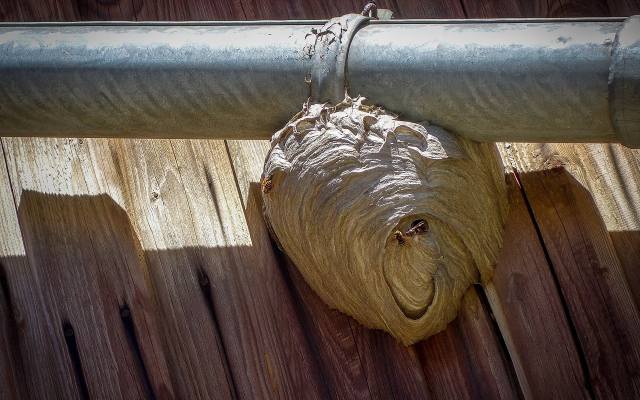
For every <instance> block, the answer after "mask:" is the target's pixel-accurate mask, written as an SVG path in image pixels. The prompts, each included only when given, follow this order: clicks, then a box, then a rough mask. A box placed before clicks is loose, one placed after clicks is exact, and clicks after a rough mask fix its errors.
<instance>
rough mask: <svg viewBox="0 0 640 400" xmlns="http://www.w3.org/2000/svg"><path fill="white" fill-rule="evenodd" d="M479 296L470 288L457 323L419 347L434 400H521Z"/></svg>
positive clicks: (478, 291) (508, 364)
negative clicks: (453, 399) (479, 399)
mask: <svg viewBox="0 0 640 400" xmlns="http://www.w3.org/2000/svg"><path fill="white" fill-rule="evenodd" d="M478 293H480V294H481V292H480V289H479V288H476V287H473V288H471V289H470V290H469V291H468V292H467V293H466V294H465V296H464V298H463V300H462V306H461V308H460V313H459V315H458V317H457V318H456V320H454V321H453V322H452V323H451V324H449V326H448V327H447V329H446V330H445V331H443V332H441V333H439V334H437V335H436V336H433V337H431V338H429V339H427V340H425V341H424V342H421V343H419V344H417V345H416V347H417V349H418V352H419V355H420V357H421V359H422V365H423V368H424V371H425V377H426V379H427V384H428V386H429V388H430V390H431V392H432V394H433V395H434V398H439V399H451V398H456V399H472V398H483V399H515V398H517V397H519V388H518V383H517V381H516V378H515V376H514V374H512V370H511V364H510V363H511V361H510V360H509V359H508V355H507V354H506V353H505V349H503V348H502V346H501V345H500V342H499V338H498V336H497V335H496V332H495V331H494V326H493V323H492V321H491V318H490V316H489V313H490V311H489V310H487V309H485V305H484V304H482V302H481V300H480V297H479V296H478ZM498 335H499V333H498Z"/></svg>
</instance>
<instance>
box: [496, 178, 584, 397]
mask: <svg viewBox="0 0 640 400" xmlns="http://www.w3.org/2000/svg"><path fill="white" fill-rule="evenodd" d="M508 183H509V200H510V201H509V203H510V213H509V217H508V219H507V225H506V227H505V232H504V240H505V242H504V245H503V250H502V253H501V255H500V258H499V259H498V262H497V266H496V273H495V275H494V277H493V281H492V282H491V283H490V284H489V285H488V286H487V288H486V289H487V290H486V291H487V297H488V298H489V301H490V303H491V306H492V309H493V312H494V314H495V316H496V320H497V322H498V325H499V326H500V330H501V332H502V335H503V337H504V338H505V342H506V345H507V347H508V349H509V353H510V355H511V359H512V361H513V364H514V367H515V369H516V373H517V375H518V378H519V381H520V384H521V387H522V390H523V393H524V395H525V397H526V398H533V399H536V398H552V397H554V396H555V395H557V394H558V393H562V395H563V397H564V398H572V399H579V398H588V397H589V390H588V385H589V382H586V381H585V371H584V370H583V368H582V365H581V360H580V354H579V352H578V349H577V347H576V346H575V343H574V339H573V336H572V332H571V326H570V324H569V322H568V320H567V318H568V317H567V316H566V315H565V309H564V307H563V303H562V301H563V300H562V297H561V295H560V293H559V292H558V289H557V287H556V284H555V281H554V277H553V275H552V271H551V266H550V265H549V263H548V261H547V259H546V257H545V253H544V248H543V247H542V245H541V243H540V241H539V238H538V235H537V233H536V228H535V226H534V224H533V222H532V220H531V216H530V215H529V211H528V210H527V206H526V204H525V201H524V198H523V197H522V194H521V192H520V188H519V186H518V183H517V182H516V181H515V179H514V178H513V177H512V176H510V177H509V180H508Z"/></svg>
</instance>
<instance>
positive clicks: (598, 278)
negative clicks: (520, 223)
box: [522, 168, 640, 398]
mask: <svg viewBox="0 0 640 400" xmlns="http://www.w3.org/2000/svg"><path fill="white" fill-rule="evenodd" d="M522 182H523V185H524V187H525V190H526V195H527V199H528V200H529V202H530V204H531V207H532V209H533V212H534V215H535V219H536V223H537V225H538V226H539V228H540V232H541V234H542V238H543V240H544V244H545V247H546V249H547V251H548V254H549V257H550V259H551V262H552V264H553V268H554V272H555V275H556V276H557V279H558V282H559V285H560V288H561V290H562V293H563V296H564V298H565V301H566V303H567V306H568V310H569V315H570V318H571V320H572V321H573V324H574V326H575V329H576V335H577V338H578V340H579V343H580V348H581V350H582V352H583V353H584V356H585V359H586V362H587V368H588V372H589V376H590V379H591V382H592V385H593V387H594V391H595V392H596V393H598V394H599V395H600V396H601V397H618V398H632V397H638V396H640V380H639V378H638V374H637V371H638V370H639V368H640V338H638V335H637V333H638V332H640V314H639V313H638V308H637V306H636V304H635V302H634V300H633V297H632V294H631V291H630V289H629V286H628V284H627V281H626V277H625V274H624V271H623V270H622V267H621V265H620V262H619V260H618V258H617V254H616V252H615V249H614V247H613V243H612V242H611V239H610V238H609V236H608V233H607V230H606V227H605V225H604V224H603V222H602V219H601V217H600V215H599V213H598V211H597V208H596V207H595V206H594V204H593V201H592V199H591V196H590V194H589V192H588V191H587V190H586V189H585V188H584V187H583V186H582V185H580V184H579V183H578V182H577V181H576V180H575V179H573V177H572V176H571V175H570V174H568V173H567V172H566V171H565V170H564V169H561V168H556V169H553V170H544V171H538V172H528V173H524V174H522Z"/></svg>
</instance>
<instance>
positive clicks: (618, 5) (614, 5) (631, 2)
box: [607, 0, 640, 17]
mask: <svg viewBox="0 0 640 400" xmlns="http://www.w3.org/2000/svg"><path fill="white" fill-rule="evenodd" d="M607 5H608V7H609V11H610V12H611V16H612V17H628V16H630V15H638V14H640V1H638V0H608V1H607Z"/></svg>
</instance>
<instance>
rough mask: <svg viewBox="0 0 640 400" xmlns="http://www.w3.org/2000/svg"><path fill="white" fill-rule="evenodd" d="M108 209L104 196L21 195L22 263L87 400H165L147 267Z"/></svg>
mask: <svg viewBox="0 0 640 400" xmlns="http://www.w3.org/2000/svg"><path fill="white" fill-rule="evenodd" d="M113 204H114V203H113V202H112V201H111V200H109V199H108V198H105V197H104V196H98V197H82V196H68V197H67V196H57V195H45V194H41V193H38V192H32V191H24V192H22V196H21V199H20V208H19V220H20V227H21V230H22V232H23V236H24V237H25V247H26V250H27V254H28V259H29V263H30V264H31V265H32V266H33V269H34V272H35V277H34V278H35V282H38V284H39V285H38V289H39V293H40V295H41V296H42V298H43V302H44V305H45V309H46V311H47V314H48V316H49V318H50V324H51V325H53V326H54V327H55V328H57V329H58V330H59V332H60V333H59V334H60V335H64V336H65V342H66V343H67V346H65V347H66V350H67V353H68V354H67V355H68V357H69V358H70V360H71V361H72V364H73V368H74V375H75V376H76V377H82V380H84V381H85V383H86V393H88V395H89V396H91V397H103V398H113V397H119V396H123V397H125V398H133V397H149V396H155V397H157V398H171V397H173V389H172V384H171V382H170V380H169V374H168V370H167V367H166V363H165V360H164V355H163V353H162V351H161V350H160V349H161V345H160V338H159V337H158V336H157V335H154V333H156V332H157V330H156V328H155V321H154V319H155V314H156V313H155V306H154V304H153V300H152V297H151V293H150V291H149V289H148V287H146V282H147V281H148V279H146V277H145V276H144V274H145V270H146V269H147V266H146V265H145V264H144V262H142V261H141V260H143V259H144V257H143V255H142V253H141V248H139V245H137V240H136V239H135V236H134V235H133V231H132V228H131V227H130V226H129V225H128V224H127V222H128V218H127V217H126V214H125V213H124V210H122V209H119V208H117V207H114V206H113ZM87 221H90V222H89V223H86V222H87ZM114 256H116V258H114ZM88 305H91V306H88ZM125 310H127V311H126V312H128V314H126V315H125V314H124V313H125ZM149 333H151V334H149ZM70 343H73V345H72V344H70ZM74 346H76V348H73V347H74ZM63 348H64V347H63ZM74 352H77V355H74ZM76 356H77V357H78V358H79V360H80V362H79V364H76V363H75V359H74V358H75V357H76ZM79 386H80V387H81V388H80V392H81V393H82V392H83V391H84V388H82V386H83V384H82V383H79Z"/></svg>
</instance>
